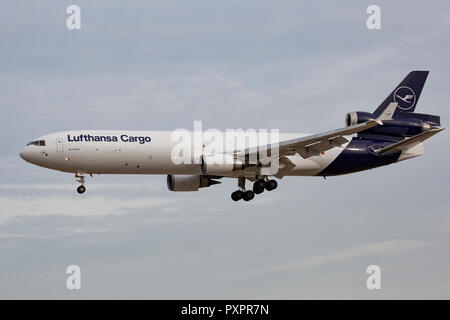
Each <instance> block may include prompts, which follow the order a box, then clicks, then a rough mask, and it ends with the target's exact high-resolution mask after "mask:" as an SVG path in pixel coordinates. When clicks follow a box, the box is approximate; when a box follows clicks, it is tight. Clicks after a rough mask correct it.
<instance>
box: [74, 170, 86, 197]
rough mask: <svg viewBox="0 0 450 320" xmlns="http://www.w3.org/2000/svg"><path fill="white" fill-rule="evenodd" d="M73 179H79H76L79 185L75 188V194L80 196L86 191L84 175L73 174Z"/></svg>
mask: <svg viewBox="0 0 450 320" xmlns="http://www.w3.org/2000/svg"><path fill="white" fill-rule="evenodd" d="M75 178H79V179H77V181H78V182H79V183H80V184H81V185H80V186H79V187H78V188H77V192H78V193H79V194H82V193H84V192H85V191H86V187H85V186H84V173H76V174H75Z"/></svg>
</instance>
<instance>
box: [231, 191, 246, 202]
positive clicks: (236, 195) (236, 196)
mask: <svg viewBox="0 0 450 320" xmlns="http://www.w3.org/2000/svg"><path fill="white" fill-rule="evenodd" d="M243 197H244V193H243V192H242V191H241V190H237V191H235V192H233V193H232V194H231V199H233V201H239V200H241V199H242V198H243Z"/></svg>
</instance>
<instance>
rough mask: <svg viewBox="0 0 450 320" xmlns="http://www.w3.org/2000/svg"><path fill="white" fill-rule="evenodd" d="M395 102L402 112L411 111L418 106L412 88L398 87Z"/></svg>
mask: <svg viewBox="0 0 450 320" xmlns="http://www.w3.org/2000/svg"><path fill="white" fill-rule="evenodd" d="M394 101H395V102H397V103H398V107H399V108H400V109H402V110H409V109H411V108H412V107H414V105H415V104H416V94H415V93H414V91H413V90H412V89H411V88H410V87H398V88H397V90H395V92H394Z"/></svg>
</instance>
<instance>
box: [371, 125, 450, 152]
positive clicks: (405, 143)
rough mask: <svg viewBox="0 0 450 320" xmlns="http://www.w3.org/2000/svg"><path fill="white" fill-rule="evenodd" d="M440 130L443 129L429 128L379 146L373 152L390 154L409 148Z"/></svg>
mask: <svg viewBox="0 0 450 320" xmlns="http://www.w3.org/2000/svg"><path fill="white" fill-rule="evenodd" d="M442 130H444V128H440V129H431V130H428V131H425V132H422V133H419V134H417V135H415V136H412V137H411V138H407V139H405V140H402V141H399V142H396V143H393V144H390V145H388V146H386V147H383V148H380V149H378V150H376V151H375V152H376V153H379V154H391V153H396V152H400V151H402V150H406V149H409V148H411V147H413V146H414V145H416V144H418V143H420V142H423V141H425V140H427V139H428V138H431V137H432V136H434V135H435V134H436V133H439V132H441V131H442Z"/></svg>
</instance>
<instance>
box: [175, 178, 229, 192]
mask: <svg viewBox="0 0 450 320" xmlns="http://www.w3.org/2000/svg"><path fill="white" fill-rule="evenodd" d="M218 183H221V182H220V181H216V180H213V179H211V178H209V177H204V176H200V175H172V174H168V175H167V188H169V190H170V191H198V189H199V188H206V187H209V186H211V185H213V184H218Z"/></svg>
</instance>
